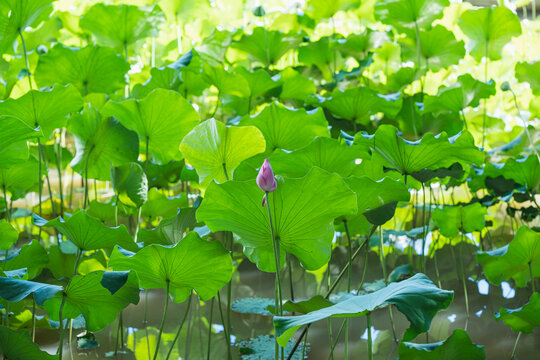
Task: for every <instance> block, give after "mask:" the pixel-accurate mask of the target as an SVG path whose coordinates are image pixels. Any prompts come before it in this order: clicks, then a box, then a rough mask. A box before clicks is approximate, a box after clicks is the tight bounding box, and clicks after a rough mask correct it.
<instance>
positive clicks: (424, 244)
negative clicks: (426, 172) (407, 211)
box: [422, 183, 427, 273]
mask: <svg viewBox="0 0 540 360" xmlns="http://www.w3.org/2000/svg"><path fill="white" fill-rule="evenodd" d="M422 197H423V199H422V272H423V273H425V272H426V236H427V224H426V187H425V186H424V183H422Z"/></svg>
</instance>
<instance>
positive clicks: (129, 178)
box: [111, 162, 148, 208]
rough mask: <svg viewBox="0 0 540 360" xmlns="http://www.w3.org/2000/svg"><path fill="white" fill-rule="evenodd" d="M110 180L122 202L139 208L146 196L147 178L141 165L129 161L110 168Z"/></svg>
mask: <svg viewBox="0 0 540 360" xmlns="http://www.w3.org/2000/svg"><path fill="white" fill-rule="evenodd" d="M111 182H112V185H113V188H114V191H115V192H116V195H117V196H118V200H120V201H121V202H122V203H123V204H125V205H128V206H132V207H136V208H140V207H141V206H142V205H143V204H144V203H145V202H146V199H147V198H148V180H147V179H146V174H145V173H144V170H143V169H142V167H141V165H139V164H137V163H135V162H131V163H128V164H125V165H122V166H120V167H116V168H112V169H111Z"/></svg>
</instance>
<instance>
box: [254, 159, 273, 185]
mask: <svg viewBox="0 0 540 360" xmlns="http://www.w3.org/2000/svg"><path fill="white" fill-rule="evenodd" d="M257 185H259V187H260V188H261V190H262V191H264V192H273V191H274V190H276V188H277V183H276V179H274V172H273V171H272V167H271V166H270V162H269V161H268V159H265V160H264V163H263V164H262V166H261V170H259V174H258V175H257Z"/></svg>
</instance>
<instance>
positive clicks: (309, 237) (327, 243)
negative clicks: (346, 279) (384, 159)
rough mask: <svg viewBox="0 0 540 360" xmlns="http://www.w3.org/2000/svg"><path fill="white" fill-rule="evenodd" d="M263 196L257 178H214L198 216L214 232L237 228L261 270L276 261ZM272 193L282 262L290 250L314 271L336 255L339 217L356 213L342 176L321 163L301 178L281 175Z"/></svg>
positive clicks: (354, 203) (273, 211) (266, 269)
mask: <svg viewBox="0 0 540 360" xmlns="http://www.w3.org/2000/svg"><path fill="white" fill-rule="evenodd" d="M262 197H263V192H262V190H261V189H259V187H258V186H257V184H256V182H255V181H253V180H252V181H228V182H225V183H223V184H216V183H212V184H210V185H209V186H208V189H207V190H206V193H205V197H204V200H203V202H202V204H201V206H200V207H199V209H198V211H197V220H199V221H204V222H205V223H206V225H207V226H208V228H209V229H210V230H211V231H232V232H233V233H235V234H236V235H237V236H238V241H239V242H240V243H241V244H242V245H243V246H244V253H245V254H246V256H247V257H248V258H249V259H250V260H251V261H252V262H254V263H255V264H256V265H257V267H258V268H259V269H261V270H263V271H269V272H271V271H275V268H276V264H275V260H274V252H273V248H272V238H271V233H270V227H269V224H268V213H267V210H266V209H265V208H264V207H262V206H261V201H262ZM269 198H270V205H269V206H270V209H271V212H272V222H273V224H274V229H275V236H276V238H279V242H280V249H281V254H280V258H281V262H280V264H283V263H284V261H285V254H286V253H291V254H293V255H294V256H296V257H297V258H298V259H299V260H300V262H301V263H302V266H304V268H306V269H308V270H316V269H318V268H320V267H321V266H323V265H324V264H326V263H327V262H328V260H329V259H330V251H331V241H332V238H333V236H334V228H333V220H334V219H335V218H337V217H339V216H341V215H352V214H355V213H356V196H355V195H354V193H353V192H352V191H351V190H350V189H349V188H348V187H347V185H346V184H345V182H344V181H343V180H342V178H341V177H340V176H339V175H337V174H330V173H328V172H326V171H324V170H321V169H319V168H316V167H315V168H313V169H312V170H311V171H310V172H309V173H308V174H307V175H306V176H304V177H302V178H299V179H288V178H282V177H279V178H278V185H277V190H276V191H274V192H272V193H270V196H269ZM267 206H268V205H267Z"/></svg>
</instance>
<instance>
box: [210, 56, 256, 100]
mask: <svg viewBox="0 0 540 360" xmlns="http://www.w3.org/2000/svg"><path fill="white" fill-rule="evenodd" d="M202 78H203V79H204V80H205V81H206V82H208V83H209V84H212V85H214V86H215V87H216V88H217V89H218V91H219V95H220V96H221V95H233V96H238V97H242V98H248V97H249V95H250V87H249V83H248V81H247V80H246V79H245V77H243V76H242V75H240V74H237V73H233V72H229V71H227V70H225V68H224V67H223V65H217V66H211V65H210V64H204V65H203V69H202Z"/></svg>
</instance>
